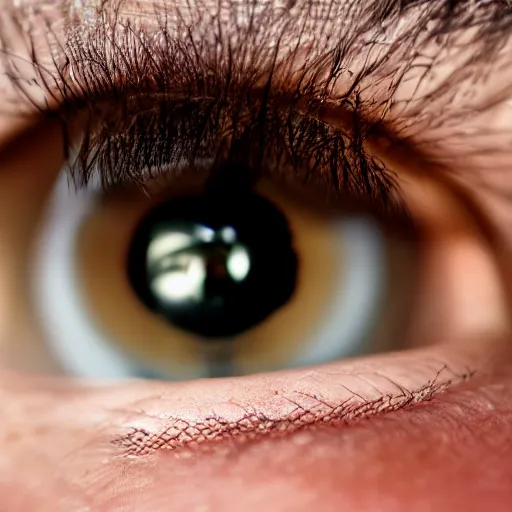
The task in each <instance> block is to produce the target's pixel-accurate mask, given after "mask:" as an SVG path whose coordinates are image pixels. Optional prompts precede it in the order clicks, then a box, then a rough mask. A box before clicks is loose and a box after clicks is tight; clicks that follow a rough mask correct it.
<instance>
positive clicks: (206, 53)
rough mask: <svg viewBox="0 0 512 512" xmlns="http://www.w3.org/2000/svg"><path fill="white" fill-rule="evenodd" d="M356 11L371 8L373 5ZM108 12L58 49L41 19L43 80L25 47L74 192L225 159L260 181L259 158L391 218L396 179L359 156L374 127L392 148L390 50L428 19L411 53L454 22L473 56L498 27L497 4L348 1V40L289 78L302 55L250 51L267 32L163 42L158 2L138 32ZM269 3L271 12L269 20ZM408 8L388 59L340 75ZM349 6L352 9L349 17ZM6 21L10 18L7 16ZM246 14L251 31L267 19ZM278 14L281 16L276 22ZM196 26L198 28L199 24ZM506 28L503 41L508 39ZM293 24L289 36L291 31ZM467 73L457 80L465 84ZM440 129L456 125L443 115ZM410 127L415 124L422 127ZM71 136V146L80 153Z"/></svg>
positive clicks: (281, 34)
mask: <svg viewBox="0 0 512 512" xmlns="http://www.w3.org/2000/svg"><path fill="white" fill-rule="evenodd" d="M306 3H307V2H306ZM367 3H368V4H371V5H373V0H372V2H367ZM307 4H308V5H310V3H307ZM108 5H109V7H111V8H112V10H111V11H106V12H108V13H109V14H103V18H101V20H99V21H100V22H99V23H96V24H95V23H92V29H91V30H88V29H87V25H86V28H85V29H84V28H83V27H80V26H79V23H80V21H83V20H79V19H78V18H76V19H73V17H72V16H70V19H69V20H68V22H69V26H68V28H67V35H68V36H69V37H68V43H67V45H66V46H62V45H61V44H59V43H58V40H57V37H56V35H55V34H54V32H53V29H52V26H51V23H50V22H49V21H48V20H47V19H45V21H46V22H47V23H46V25H47V27H48V33H47V34H46V36H45V37H46V45H47V48H50V49H52V56H53V57H52V58H53V63H52V65H51V70H50V71H48V70H47V69H46V68H43V66H42V65H40V64H39V63H38V58H37V55H38V52H37V51H36V46H37V45H36V44H35V41H34V40H30V41H29V42H28V46H29V48H30V50H31V51H30V55H31V58H32V61H33V66H34V72H35V74H36V77H37V78H36V80H35V82H36V83H37V84H38V86H39V87H40V88H41V89H42V90H43V92H44V93H45V97H46V98H47V99H50V100H52V104H55V105H56V106H49V105H48V104H45V105H44V106H43V107H41V105H39V104H36V105H35V106H36V108H37V109H38V110H39V111H40V112H42V113H43V114H44V115H45V116H50V117H58V118H59V119H60V120H61V121H62V124H63V128H64V134H65V138H66V141H67V144H66V146H67V155H68V163H69V168H70V171H71V174H72V176H73V178H74V181H75V183H76V184H77V185H78V186H86V185H87V184H88V183H89V182H90V181H91V180H95V179H98V180H99V181H100V182H101V184H102V186H103V187H105V188H108V187H111V186H113V185H117V184H119V183H126V182H135V183H139V184H141V185H144V183H145V182H146V180H147V179H149V178H153V177H157V176H159V175H160V174H161V173H163V172H165V173H166V174H167V175H169V174H170V175H171V177H172V174H173V173H175V174H176V173H179V172H180V170H181V169H182V168H183V167H185V168H194V167H198V166H199V167H204V162H205V161H209V162H210V164H211V165H210V167H211V168H212V169H213V168H214V167H215V166H217V165H221V164H222V163H223V162H224V161H226V160H229V161H233V160H234V161H235V162H236V163H240V164H242V165H246V166H247V165H248V166H251V167H253V168H256V169H257V170H258V171H262V172H265V171H269V169H265V163H266V162H273V163H274V167H279V168H280V170H279V171H277V172H278V173H284V174H285V175H288V174H292V175H293V178H294V179H295V180H297V179H298V180H302V181H304V182H309V181H311V180H314V181H317V182H320V184H321V185H326V186H328V187H329V188H330V189H331V190H334V192H335V193H339V192H342V193H343V194H349V195H351V196H356V197H358V198H361V199H364V200H366V201H370V202H377V203H378V204H379V205H380V206H383V207H384V208H386V207H387V206H391V209H392V210H394V209H395V208H396V207H398V208H401V207H402V206H403V205H401V201H400V198H399V193H398V187H397V185H396V180H395V176H394V175H393V173H391V172H390V171H389V169H386V168H385V167H384V165H383V163H382V162H381V161H380V160H379V159H377V158H375V157H374V156H372V155H370V154H369V153H368V152H367V151H366V150H365V144H364V142H365V140H366V139H367V137H368V135H369V134H370V133H372V132H375V131H380V130H382V133H384V134H386V135H389V138H390V139H393V138H395V139H398V138H399V137H398V136H399V135H400V120H399V119H397V120H390V119H389V116H387V117H386V116H384V112H386V114H387V113H388V110H387V105H390V104H392V103H393V102H394V103H395V105H396V102H395V100H394V98H393V95H394V91H395V90H396V89H397V87H398V84H399V83H400V82H401V81H402V80H404V79H405V77H406V74H407V72H408V71H410V70H412V68H413V62H412V57H407V55H409V53H407V52H406V53H405V54H404V55H401V51H402V50H399V49H398V47H407V48H408V51H409V52H410V55H416V54H417V53H418V49H417V48H413V45H412V44H411V43H412V40H413V39H416V38H418V34H419V33H421V28H422V27H423V28H424V25H425V26H426V23H427V20H429V21H433V20H435V21H436V22H437V23H436V27H434V28H433V29H431V30H430V33H429V34H428V35H427V36H425V41H423V43H422V44H426V45H428V43H429V42H430V41H431V40H433V39H434V36H435V37H438V36H439V30H441V28H443V32H442V33H450V31H457V30H460V29H461V28H463V27H464V26H472V27H475V26H476V27H478V28H479V32H478V34H477V35H476V36H475V38H474V41H476V42H478V41H482V42H484V43H483V44H484V46H482V50H481V52H480V54H479V55H480V58H481V59H483V58H485V55H486V54H487V53H491V52H492V50H493V48H497V47H499V45H500V41H502V40H503V38H500V36H499V34H496V32H494V33H492V35H493V36H494V37H493V39H492V42H489V41H486V40H485V36H486V35H489V33H491V32H490V20H491V21H492V20H493V16H494V14H493V13H495V12H497V11H498V9H499V8H500V7H501V8H502V7H503V6H502V5H500V2H496V3H495V4H492V5H491V4H487V9H486V10H485V9H483V8H482V9H478V8H476V7H475V8H473V9H471V10H468V9H466V10H464V9H463V8H464V5H465V2H459V3H458V4H457V7H455V6H454V4H453V1H448V0H435V1H434V2H433V1H432V0H430V1H429V2H424V1H423V0H421V1H420V0H418V1H415V2H412V3H411V2H410V3H407V4H405V3H403V2H399V3H393V4H392V3H389V4H386V6H383V5H382V4H381V3H379V2H376V3H375V6H373V7H372V8H370V7H371V6H370V7H369V6H368V5H366V3H365V2H363V3H362V4H361V7H358V4H357V2H347V6H346V7H344V3H343V2H342V3H341V4H340V6H338V9H341V10H342V11H343V12H344V13H345V16H347V17H349V15H352V16H354V19H357V17H358V15H360V16H359V18H360V19H358V22H357V23H356V25H357V27H356V28H355V29H353V30H354V32H353V33H342V34H338V35H339V36H340V37H341V36H344V37H345V39H346V41H347V42H345V43H343V44H340V45H338V46H336V45H335V46H334V50H331V51H329V52H327V53H320V54H319V55H317V56H316V57H315V58H314V59H313V60H312V61H311V62H307V61H306V63H305V64H304V66H303V69H302V70H301V72H300V74H299V75H297V74H295V75H294V74H293V73H292V66H291V62H295V59H297V58H302V57H301V54H300V48H298V47H296V48H292V50H291V51H289V52H288V53H287V54H286V55H287V57H288V59H286V60H284V61H282V62H281V61H279V62H278V59H277V50H276V49H275V48H274V49H266V50H265V46H262V45H261V44H258V42H257V41H258V40H260V39H263V40H266V39H265V37H264V36H265V29H257V30H252V31H251V30H250V29H247V28H244V29H241V28H237V30H239V32H240V33H239V34H237V36H238V38H239V39H238V40H239V41H242V43H240V44H238V45H237V44H233V45H232V44H231V43H225V41H222V38H221V37H220V36H222V31H221V29H220V27H214V29H213V34H212V35H210V37H209V40H208V41H207V42H206V43H202V44H201V46H198V41H203V39H201V37H200V33H199V32H200V31H199V32H197V33H195V34H194V35H192V33H191V30H192V29H191V27H192V23H190V24H189V25H188V26H187V25H186V24H183V26H181V28H183V29H188V32H187V30H184V33H188V36H185V38H181V39H179V38H177V37H176V36H174V37H173V33H174V34H175V33H178V32H179V28H180V27H179V26H178V27H174V26H173V33H171V30H170V29H169V26H168V25H169V23H168V22H169V19H171V9H172V7H171V6H166V7H165V9H168V10H169V12H167V11H166V10H165V9H164V11H163V12H158V13H157V12H154V13H153V15H154V16H155V19H156V27H155V30H154V31H150V30H149V29H148V28H147V27H144V26H143V23H142V22H140V24H136V23H135V24H134V23H133V22H130V21H127V20H122V18H121V14H120V13H121V10H122V6H123V1H122V0H121V1H120V2H112V1H109V2H108ZM250 5H252V4H249V3H248V5H247V6H246V7H245V8H246V9H247V13H246V14H248V15H249V16H252V15H254V12H253V11H251V8H253V9H255V7H254V6H253V7H250ZM270 5H271V6H270V7H269V12H270V13H271V15H274V14H275V13H274V11H273V10H272V8H273V7H272V4H270ZM311 5H312V3H311ZM311 5H310V6H311ZM330 5H331V6H333V5H337V4H336V3H335V2H332V4H330ZM427 5H428V6H429V7H430V11H429V13H428V16H427V14H426V11H427V9H426V7H425V6H427ZM303 7H304V6H303ZM415 8H417V9H419V12H420V13H421V14H422V17H421V18H418V23H417V25H415V27H416V28H414V27H413V28H410V29H407V30H405V32H403V31H402V32H400V31H399V34H401V35H399V37H398V39H397V41H396V42H395V43H386V44H389V50H386V52H384V53H385V55H383V56H382V57H380V58H379V61H378V62H379V63H380V64H379V65H373V66H369V68H368V69H362V70H361V71H360V72H359V73H357V74H355V75H354V76H352V75H351V74H350V73H349V72H348V68H349V64H350V63H351V62H352V63H353V62H354V59H356V55H357V54H358V52H365V53H364V55H366V54H367V53H366V52H368V51H369V50H368V47H371V43H368V42H365V39H364V37H363V36H364V35H365V34H367V33H368V32H369V31H371V28H372V27H377V26H378V25H379V24H384V23H389V24H390V25H393V23H397V22H399V21H400V18H401V16H402V15H403V16H404V17H405V16H406V14H407V12H408V9H415ZM357 9H360V10H361V12H359V11H357V12H356V10H357ZM197 11H198V12H199V11H200V9H197ZM233 11H234V7H233ZM369 13H370V14H369ZM17 14H18V15H19V16H20V17H21V14H20V13H17ZM39 14H41V13H39ZM174 14H176V13H174ZM178 14H179V13H178ZM188 14H190V13H188ZM219 15H220V11H219ZM230 15H233V12H232V11H230ZM11 16H13V18H15V16H14V15H13V14H12V13H11ZM190 16H191V17H193V13H192V14H190ZM258 16H260V18H259V22H260V24H262V21H264V20H265V16H266V14H265V13H259V14H258ZM29 19H30V18H29ZM212 19H213V20H214V19H215V18H214V17H212ZM276 19H277V21H278V22H279V21H281V20H285V21H286V19H287V17H286V16H282V17H281V18H279V17H277V18H276ZM297 19H300V16H299V17H298V18H297ZM196 21H198V23H197V24H199V22H200V21H201V20H196ZM267 21H272V20H267ZM274 21H275V20H274ZM197 24H196V25H197ZM505 25H506V24H503V26H502V28H503V36H506V31H505V28H506V27H505ZM20 26H21V24H20ZM269 26H270V27H271V28H270V29H268V30H267V32H268V35H273V36H278V37H275V40H277V41H281V40H282V39H283V40H285V42H286V36H287V34H288V32H289V28H288V27H287V26H286V24H284V25H283V26H278V28H272V27H274V25H273V24H269ZM299 28H300V27H295V28H294V31H295V32H296V31H297V30H299ZM494 28H495V27H494ZM204 30H208V31H210V32H212V26H211V24H207V25H206V26H205V27H203V31H204ZM343 30H345V31H347V30H349V29H346V28H344V29H343ZM272 31H273V32H272ZM287 31H288V32H287ZM217 32H218V34H217ZM27 33H29V34H30V31H29V30H28V31H27ZM215 34H217V37H218V40H217V43H219V41H221V43H219V44H217V46H215V38H214V35H215ZM156 35H158V38H157V37H156ZM288 35H289V34H288ZM381 35H385V33H383V34H381ZM258 38H259V39H258ZM335 38H336V37H335ZM0 39H1V38H0ZM341 40H342V39H340V41H341ZM212 41H213V44H212ZM357 41H359V42H357ZM397 42H400V44H399V45H397V44H396V43H397ZM1 43H2V44H1V46H2V48H3V49H4V51H5V56H9V55H11V54H10V52H9V51H8V49H9V45H8V44H7V42H6V41H5V40H2V41H1ZM321 43H322V41H313V42H310V44H311V48H312V51H311V53H312V54H314V51H313V49H314V48H315V45H317V44H318V45H319V44H321ZM373 44H375V45H376V46H378V44H380V43H378V42H374V43H373ZM331 46H332V45H331ZM484 48H485V50H486V51H485V52H484V51H483V50H484ZM270 52H274V53H270ZM56 55H58V57H56ZM392 57H393V58H395V59H396V58H400V57H405V60H406V61H407V59H409V58H411V61H410V64H408V65H406V66H405V68H404V69H401V70H398V69H397V70H395V71H389V69H388V70H387V71H386V70H385V69H386V63H387V62H389V61H390V60H391V58H392ZM8 58H9V57H7V60H8ZM248 63H250V64H248ZM263 63H264V64H265V65H263ZM7 64H8V65H7V66H6V67H7V69H9V70H11V72H10V73H8V74H9V75H10V76H11V78H12V77H14V76H15V75H16V73H15V71H17V65H16V63H13V62H12V61H11V62H7ZM9 64H10V65H9ZM253 64H254V65H253ZM306 64H307V65H306ZM465 65H467V63H465ZM472 65H475V63H474V62H472ZM409 66H410V67H409ZM269 68H270V72H269ZM326 70H327V71H326ZM459 71H460V70H459ZM18 75H19V73H18ZM456 75H457V74H454V76H455V77H456V78H457V76H456ZM467 76H469V75H467ZM467 76H466V81H467V80H471V79H472V78H469V79H468V78H467ZM343 80H345V81H347V85H346V88H345V89H344V91H343V93H341V94H334V93H333V85H334V84H335V83H337V82H340V81H343ZM12 81H13V83H14V85H15V87H16V89H17V90H18V92H20V93H21V94H22V96H24V97H25V99H26V100H28V101H29V102H32V103H33V102H34V100H33V98H32V97H31V95H30V93H28V92H27V90H28V87H27V86H28V85H29V84H28V83H25V82H24V81H23V79H20V77H19V76H17V77H16V78H12ZM386 81H387V82H386ZM374 83H381V84H384V83H389V84H392V85H389V86H388V90H387V91H386V93H385V96H386V97H383V98H379V97H377V95H376V93H375V91H374V90H372V92H369V90H370V88H371V87H372V85H373V84H374ZM290 84H296V86H295V90H291V91H290ZM443 87H444V91H439V92H440V93H441V98H445V97H448V98H447V99H449V100H451V98H453V97H454V94H455V92H454V90H453V88H454V87H455V85H454V84H452V87H450V91H449V92H450V94H443V92H444V93H446V90H447V88H446V84H443ZM434 92H435V91H434ZM434 96H435V95H434V94H432V93H431V94H429V97H428V98H424V99H420V100H417V99H415V101H416V104H415V110H416V111H417V112H419V114H417V117H418V119H417V120H418V121H424V118H425V115H424V114H425V108H421V107H422V105H423V107H425V105H426V103H427V102H432V101H433V97H434ZM418 101H419V103H418ZM422 102H423V103H422ZM437 102H439V99H437ZM326 106H327V107H329V108H331V109H333V110H335V111H337V112H338V115H339V116H340V118H345V120H346V118H349V123H348V124H349V125H350V126H347V123H346V122H345V123H341V126H342V127H341V128H340V127H334V126H332V125H331V124H330V123H329V122H325V121H324V120H323V118H322V112H323V109H324V108H325V107H326ZM406 106H407V105H406ZM437 116H439V115H438V114H437ZM447 116H448V115H447ZM402 121H403V119H402ZM412 121H414V119H413V120H412ZM450 121H451V122H452V123H453V122H454V121H453V116H452V119H450ZM418 124H419V125H420V124H421V126H425V123H424V122H423V123H418ZM77 134H78V137H77ZM77 139H80V142H79V143H78V144H77V142H76V141H77ZM276 164H282V165H276ZM285 178H286V176H285Z"/></svg>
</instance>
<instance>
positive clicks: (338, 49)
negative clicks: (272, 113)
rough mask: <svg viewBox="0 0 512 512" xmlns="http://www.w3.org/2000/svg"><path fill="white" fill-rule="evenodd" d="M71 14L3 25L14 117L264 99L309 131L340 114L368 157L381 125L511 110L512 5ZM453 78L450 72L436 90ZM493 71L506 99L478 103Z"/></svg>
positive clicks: (188, 7) (306, 0)
mask: <svg viewBox="0 0 512 512" xmlns="http://www.w3.org/2000/svg"><path fill="white" fill-rule="evenodd" d="M73 5H74V4H73V3H72V2H69V1H68V0H61V1H56V0H45V1H42V2H38V3H37V5H36V4H35V3H34V0H25V1H21V3H20V4H19V5H18V6H17V7H11V8H9V9H7V10H5V11H4V12H2V13H1V14H0V50H1V54H2V60H1V67H3V68H4V71H5V73H6V74H7V75H8V76H9V77H10V78H11V80H10V84H11V89H12V91H11V92H10V94H8V95H5V96H4V97H6V98H9V102H10V103H11V104H12V105H17V106H19V107H20V108H27V107H28V108H29V109H34V108H35V109H36V110H38V111H41V112H45V113H50V114H56V115H59V116H62V117H64V118H65V119H66V120H67V121H69V120H70V119H71V118H72V117H74V116H75V115H76V112H77V110H79V109H83V108H86V109H88V110H89V112H90V114H92V115H91V117H94V116H96V117H101V118H102V119H108V122H109V125H108V129H109V131H113V128H114V127H115V126H116V125H115V123H114V121H113V119H115V118H116V116H115V115H114V114H115V112H114V111H112V109H111V106H112V105H117V104H119V103H121V104H122V108H121V110H122V111H123V115H124V116H125V117H126V114H127V113H128V114H129V113H130V112H133V111H137V112H139V111H141V110H145V109H146V110H147V109H148V108H150V105H151V104H153V103H154V101H155V99H158V98H164V99H166V100H169V99H171V100H172V101H173V102H174V103H173V106H172V108H171V107H169V106H168V105H166V107H165V109H164V110H165V111H166V113H167V115H169V114H171V113H172V114H173V115H177V111H176V110H175V106H176V104H178V107H179V106H180V100H182V99H184V98H187V100H189V102H190V100H192V101H195V102H202V101H204V100H205V99H206V100H210V99H215V100H218V99H220V100H221V101H224V102H225V103H229V104H230V105H233V104H237V105H239V106H240V108H242V107H244V108H245V107H246V106H247V105H249V104H250V103H251V102H254V100H255V99H257V100H261V98H264V99H265V101H264V102H262V101H257V102H256V103H257V104H258V105H259V107H261V105H262V104H265V107H266V108H267V107H268V105H269V104H270V102H271V100H274V99H275V100H276V101H277V100H278V101H279V102H281V103H282V102H287V103H288V104H289V105H293V106H294V107H295V108H296V109H297V110H300V111H301V112H302V113H305V114H306V115H310V116H311V117H318V114H319V109H324V107H325V106H328V107H329V108H331V109H332V110H334V111H338V112H340V115H339V116H338V117H337V118H338V119H339V118H340V116H341V113H347V112H348V115H349V117H350V120H351V121H352V120H353V119H354V117H355V114H357V117H358V119H362V120H364V121H365V123H366V124H360V125H359V126H358V129H359V134H358V137H359V139H360V140H359V141H358V142H357V143H358V144H359V145H361V141H362V140H363V139H364V137H366V135H367V132H368V131H369V130H371V129H373V127H374V126H375V125H384V124H385V125H386V129H387V130H388V132H389V133H393V134H395V135H396V137H397V138H398V137H401V136H403V135H404V134H405V133H406V130H407V137H408V138H411V139H414V137H416V136H418V134H419V135H421V134H422V132H423V131H424V130H425V128H426V127H428V128H432V127H435V126H443V127H447V126H453V127H455V128H456V127H458V126H460V125H462V124H463V123H464V121H465V120H466V119H468V118H471V117H474V116H475V115H477V114H478V113H479V112H483V111H485V110H486V109H487V108H489V106H490V105H493V104H495V103H496V102H498V101H501V100H503V99H504V98H509V97H511V96H512V93H511V86H512V75H511V74H510V73H509V74H508V75H507V74H506V73H505V71H509V70H510V67H511V66H512V58H511V47H510V42H511V34H512V6H510V5H509V4H508V3H507V2H506V1H505V0H495V1H476V0H327V1H321V0H296V1H293V0H288V1H285V0H268V1H266V2H263V1H259V2H253V1H249V0H244V1H240V0H219V1H218V2H215V3H210V2H207V1H204V0H198V1H197V2H191V1H189V0H184V1H183V2H181V1H180V0H176V1H173V2H170V1H168V2H166V3H151V2H144V1H138V0H135V1H130V0H100V1H99V2H98V3H97V4H96V5H95V6H92V5H87V4H84V7H82V8H80V9H75V8H74V7H73ZM13 35H14V36H15V37H13ZM16 35H17V37H16ZM20 40H21V41H22V42H23V46H24V50H23V49H21V50H20ZM446 64H450V72H449V73H448V74H447V76H446V77H444V78H443V79H438V77H437V76H436V73H437V72H438V70H439V69H440V68H442V67H443V66H445V65H446ZM27 68H28V71H27ZM497 71H499V72H500V76H501V77H502V80H501V83H500V86H499V88H498V90H495V91H492V94H485V95H482V94H480V95H479V94H476V92H475V91H476V90H477V89H478V91H481V90H482V89H485V87H478V88H476V87H474V85H475V84H480V85H482V84H485V83H486V81H487V80H489V77H491V76H492V74H493V73H494V72H497ZM410 84H414V86H410ZM403 85H405V86H406V87H410V88H411V92H410V94H408V95H407V96H405V97H404V96H403V95H402V96H400V95H397V91H399V90H400V91H401V90H402V89H401V86H403ZM98 105H101V109H99V108H98ZM116 109H117V106H116ZM200 110H201V111H200V112H199V113H198V112H195V113H194V115H195V116H200V115H203V110H202V109H200ZM246 110H247V109H246ZM249 110H250V109H249ZM180 115H182V117H186V115H185V114H183V113H182V114H180ZM253 115H254V116H258V115H260V110H257V109H256V110H254V109H252V111H251V113H250V116H253ZM203 117H204V116H203ZM341 117H342V116H341ZM153 121H154V119H153ZM411 127H414V129H412V128H411ZM185 128H186V127H185ZM185 128H183V129H185ZM216 128H217V129H218V128H219V126H218V125H217V126H216ZM180 129H182V128H180ZM203 129H204V130H207V129H208V127H207V126H206V125H205V126H204V127H203ZM179 133H181V132H179V130H178V131H177V132H176V134H178V135H179ZM87 142H88V143H90V144H89V146H90V149H92V146H93V145H94V144H93V143H92V142H91V141H87ZM114 142H115V141H114ZM111 143H112V137H110V138H109V139H108V144H111ZM193 149H195V148H192V147H188V148H187V151H189V152H190V151H192V150H193ZM173 151H175V150H174V149H173ZM89 156H90V155H89V154H84V156H83V161H82V164H83V166H87V165H88V162H89V160H88V159H89ZM145 156H147V155H145ZM116 165H118V162H117V164H116Z"/></svg>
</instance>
